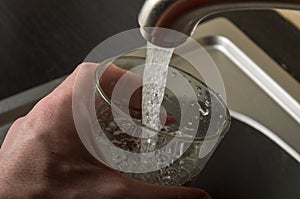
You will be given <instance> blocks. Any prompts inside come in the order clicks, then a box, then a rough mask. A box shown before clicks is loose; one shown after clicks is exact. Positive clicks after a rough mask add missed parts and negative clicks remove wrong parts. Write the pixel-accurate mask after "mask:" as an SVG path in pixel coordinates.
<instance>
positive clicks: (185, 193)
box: [129, 182, 212, 199]
mask: <svg viewBox="0 0 300 199" xmlns="http://www.w3.org/2000/svg"><path fill="white" fill-rule="evenodd" d="M130 189H132V192H133V193H134V194H135V195H134V196H135V197H134V198H143V199H152V198H163V199H212V198H211V197H210V195H209V194H208V193H207V192H205V191H203V190H201V189H194V188H188V187H176V186H171V187H170V186H158V185H152V184H147V183H140V182H137V183H136V185H133V186H132V187H131V188H129V190H130Z"/></svg>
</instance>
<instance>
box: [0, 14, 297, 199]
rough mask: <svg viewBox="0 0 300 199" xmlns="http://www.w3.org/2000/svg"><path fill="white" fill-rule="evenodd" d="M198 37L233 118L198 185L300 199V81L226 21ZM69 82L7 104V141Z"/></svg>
mask: <svg viewBox="0 0 300 199" xmlns="http://www.w3.org/2000/svg"><path fill="white" fill-rule="evenodd" d="M193 37H194V39H195V40H197V41H199V43H201V44H202V45H203V47H204V48H205V49H206V50H207V52H208V53H209V54H210V56H211V57H212V58H213V60H214V61H215V63H216V65H217V66H218V68H219V70H220V72H221V74H222V77H223V80H224V83H225V89H226V94H227V103H228V107H229V109H230V112H231V115H232V117H233V121H232V125H231V128H230V130H229V132H228V133H227V135H226V136H225V138H224V140H223V141H222V142H221V144H220V146H219V147H218V148H217V150H216V152H215V154H214V155H213V156H212V158H211V159H210V161H209V162H208V164H207V166H206V167H205V168H204V170H203V171H202V172H201V173H200V175H199V176H198V177H197V178H196V179H195V180H194V181H193V182H192V183H191V186H195V187H201V188H204V189H206V190H207V191H208V192H209V193H211V194H212V196H213V197H214V198H223V199H226V198H230V199H235V198H244V199H245V198H252V199H253V198H272V199H276V198H299V197H300V189H299V188H298V187H299V185H300V156H299V153H300V105H299V102H300V92H299V90H300V85H299V83H298V82H297V81H296V80H295V79H293V78H292V77H291V76H290V75H289V74H288V73H286V72H285V71H284V70H282V69H281V67H279V66H278V65H277V63H275V62H274V61H273V60H272V59H271V58H270V57H269V56H268V55H267V54H266V53H265V52H263V51H262V50H261V49H260V48H259V47H258V46H257V45H256V44H255V43H253V42H252V41H251V40H250V39H249V38H248V37H247V36H246V35H245V34H244V33H242V32H241V31H240V30H239V29H238V28H237V27H236V26H235V25H233V24H232V23H231V22H230V21H228V20H226V19H224V18H217V19H213V20H211V21H208V22H206V23H205V24H201V25H200V26H199V27H198V28H197V29H196V30H195V33H194V35H193ZM63 79H64V77H61V78H59V79H57V80H54V81H52V82H49V83H47V84H44V85H41V86H39V87H36V88H33V89H31V90H29V91H25V92H23V93H20V94H17V95H15V96H12V97H10V98H7V99H4V100H2V101H0V117H1V120H0V141H1V139H3V138H4V136H5V133H6V132H7V130H8V128H9V126H10V124H11V123H12V122H13V121H14V120H15V119H16V118H18V117H20V116H22V115H24V114H26V112H28V111H29V110H30V109H31V107H32V106H33V105H34V104H35V103H36V102H37V101H38V100H39V99H41V98H42V97H43V96H45V95H46V94H47V93H48V92H50V91H51V90H52V89H54V88H55V87H56V86H57V85H58V84H59V83H60V82H61V81H63ZM212 89H213V90H215V91H216V92H218V90H217V88H212Z"/></svg>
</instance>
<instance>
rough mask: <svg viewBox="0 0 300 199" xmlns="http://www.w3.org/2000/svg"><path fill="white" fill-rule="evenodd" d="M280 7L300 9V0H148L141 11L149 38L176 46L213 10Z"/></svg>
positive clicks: (144, 27) (215, 11) (141, 26)
mask: <svg viewBox="0 0 300 199" xmlns="http://www.w3.org/2000/svg"><path fill="white" fill-rule="evenodd" d="M276 8H278V9H279V8H281V9H293V10H300V0H262V1H261V0H252V1H247V0H146V1H145V3H144V5H143V7H142V9H141V11H140V14H139V25H140V29H141V33H142V35H143V36H144V37H145V38H146V39H147V40H148V41H151V42H152V43H154V44H157V45H160V46H164V47H175V46H177V45H179V44H182V43H184V42H185V40H186V38H187V37H188V36H191V35H192V34H193V31H194V30H195V28H196V27H197V25H198V24H199V23H200V22H201V20H202V19H204V18H205V17H207V16H209V15H211V14H215V13H219V12H223V11H231V10H250V9H251V10H253V9H276ZM147 27H159V28H167V29H171V30H175V31H178V32H181V33H183V34H180V35H186V37H182V36H178V35H177V36H172V37H171V38H170V37H169V38H168V35H167V34H165V33H161V31H157V29H156V28H147ZM160 30H162V29H160ZM162 35H163V36H162ZM158 37H159V40H157V38H158ZM157 41H159V42H157Z"/></svg>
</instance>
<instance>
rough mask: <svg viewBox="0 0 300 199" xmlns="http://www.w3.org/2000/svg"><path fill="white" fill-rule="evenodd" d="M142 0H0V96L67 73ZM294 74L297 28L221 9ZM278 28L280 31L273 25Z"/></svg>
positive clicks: (129, 19)
mask: <svg viewBox="0 0 300 199" xmlns="http://www.w3.org/2000/svg"><path fill="white" fill-rule="evenodd" d="M142 3H143V0H122V1H119V0H110V1H107V0H64V1H51V0H42V1H41V0H2V1H0V90H1V92H0V99H3V98H5V97H8V96H10V95H13V94H16V93H18V92H21V91H23V90H26V89H29V88H32V87H33V86H36V85H39V84H41V83H45V82H48V81H50V80H52V79H54V78H57V77H60V76H63V75H66V74H68V73H70V72H71V71H72V70H73V69H74V68H75V67H76V66H77V65H78V64H79V63H81V62H82V61H83V60H84V58H85V56H86V55H87V54H88V53H89V52H90V51H91V49H93V47H95V46H96V45H97V44H99V43H100V42H101V41H103V40H105V39H106V38H108V37H110V36H112V35H114V34H117V33H119V32H121V31H124V30H128V29H131V28H136V27H138V24H137V15H138V10H139V8H140V7H141V5H142ZM222 16H226V17H227V18H230V20H232V21H233V22H234V23H235V24H237V25H238V26H239V27H240V28H241V29H242V30H243V31H244V32H245V33H246V34H247V35H248V36H249V37H250V38H252V39H253V40H254V41H255V42H256V43H257V44H259V45H260V46H261V47H262V48H263V49H264V50H265V51H267V52H268V54H270V55H271V56H272V57H273V59H274V60H276V61H277V62H278V63H279V65H281V66H282V67H284V68H285V69H286V70H287V71H288V72H290V73H291V74H292V75H293V76H294V77H295V78H296V79H297V80H298V81H299V80H300V67H299V63H300V58H299V56H298V52H299V50H300V34H299V30H298V29H296V28H295V27H293V26H292V25H291V24H290V23H289V22H288V21H286V20H284V19H283V18H282V17H280V16H279V15H278V14H276V13H275V12H273V11H255V12H254V11H247V12H243V13H240V12H231V13H225V14H222ZM279 30H280V31H279Z"/></svg>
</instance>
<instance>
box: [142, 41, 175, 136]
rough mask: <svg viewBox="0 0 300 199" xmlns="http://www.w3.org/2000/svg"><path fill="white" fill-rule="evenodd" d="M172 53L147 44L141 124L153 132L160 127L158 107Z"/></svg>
mask: <svg viewBox="0 0 300 199" xmlns="http://www.w3.org/2000/svg"><path fill="white" fill-rule="evenodd" d="M173 51H174V48H163V47H159V46H155V45H154V44H152V43H150V42H148V43H147V55H146V64H145V69H144V75H143V96H142V122H143V124H144V125H146V126H148V127H150V128H152V129H155V130H160V128H161V127H162V125H161V123H160V106H161V103H162V101H163V98H164V91H165V86H166V82H167V76H168V66H169V63H170V60H171V56H172V54H173ZM144 133H145V132H144ZM146 133H147V132H146Z"/></svg>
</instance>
